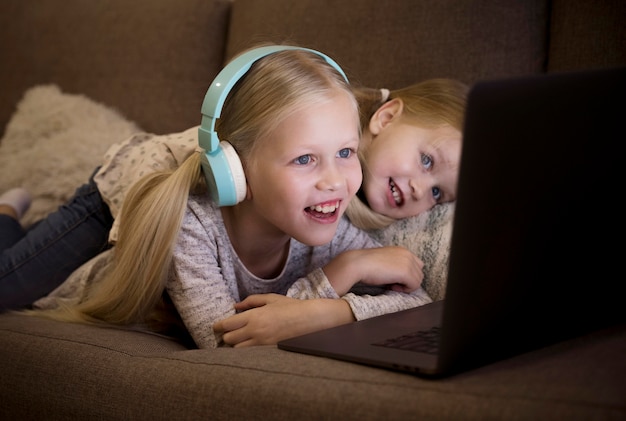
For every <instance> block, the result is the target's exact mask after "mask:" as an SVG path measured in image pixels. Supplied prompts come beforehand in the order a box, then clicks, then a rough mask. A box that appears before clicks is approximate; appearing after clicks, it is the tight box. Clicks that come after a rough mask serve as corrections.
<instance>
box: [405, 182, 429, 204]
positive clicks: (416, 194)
mask: <svg viewBox="0 0 626 421" xmlns="http://www.w3.org/2000/svg"><path fill="white" fill-rule="evenodd" d="M409 188H410V189H411V197H412V198H413V199H415V200H420V199H421V198H422V197H424V192H425V191H426V189H427V186H426V183H425V182H424V180H422V181H421V182H420V181H417V180H416V179H414V178H412V179H410V180H409Z"/></svg>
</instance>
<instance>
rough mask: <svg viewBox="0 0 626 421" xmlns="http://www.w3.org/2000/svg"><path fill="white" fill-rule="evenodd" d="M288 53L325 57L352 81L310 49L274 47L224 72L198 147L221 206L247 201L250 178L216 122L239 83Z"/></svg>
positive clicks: (208, 102)
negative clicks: (264, 61)
mask: <svg viewBox="0 0 626 421" xmlns="http://www.w3.org/2000/svg"><path fill="white" fill-rule="evenodd" d="M285 50H303V51H310V52H312V53H315V54H317V55H319V56H320V57H322V58H323V59H324V60H326V62H328V64H330V65H331V66H333V67H334V68H335V69H336V70H337V71H338V72H339V73H340V74H341V75H342V76H343V77H344V79H346V81H348V78H347V77H346V75H345V73H344V72H343V70H342V69H341V67H339V65H338V64H337V63H336V62H335V61H334V60H332V59H331V58H330V57H328V56H326V55H325V54H322V53H320V52H319V51H315V50H311V49H308V48H301V47H293V46H286V45H272V46H266V47H259V48H254V49H252V50H250V51H247V52H245V53H243V54H241V55H239V56H238V57H236V58H235V59H234V60H232V61H231V62H230V63H229V64H227V65H226V67H224V69H222V71H221V72H220V73H219V74H218V75H217V76H216V77H215V79H214V80H213V82H212V83H211V86H210V87H209V89H208V91H207V93H206V95H205V96H204V102H203V103H202V124H201V125H200V128H199V129H198V143H199V144H200V147H201V148H203V149H204V150H205V151H206V153H205V154H204V155H205V157H204V158H205V159H203V160H202V170H203V171H204V175H205V177H206V180H207V185H208V187H209V191H210V193H211V196H212V199H213V201H214V202H215V203H216V204H217V205H218V206H232V205H235V204H237V203H239V202H241V201H242V200H243V199H244V198H245V197H246V176H245V174H244V171H243V166H242V165H241V160H240V159H239V156H237V152H236V151H235V148H233V146H232V145H231V144H230V143H228V142H227V141H221V140H220V139H219V138H218V137H217V132H215V121H216V120H217V119H218V118H219V117H220V114H221V113H222V107H223V106H224V101H225V100H226V97H227V96H228V93H229V92H230V91H231V89H232V88H233V86H234V85H235V83H237V81H238V80H239V79H241V78H242V77H243V76H244V75H245V74H246V73H247V72H248V70H250V67H251V66H252V64H254V62H256V61H257V60H259V59H261V58H263V57H265V56H267V55H270V54H273V53H276V52H278V51H285Z"/></svg>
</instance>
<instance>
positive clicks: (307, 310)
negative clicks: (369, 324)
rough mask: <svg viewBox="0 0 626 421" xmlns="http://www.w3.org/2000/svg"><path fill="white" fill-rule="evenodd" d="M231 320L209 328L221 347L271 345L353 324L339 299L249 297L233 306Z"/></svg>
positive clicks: (222, 321) (348, 312)
mask: <svg viewBox="0 0 626 421" xmlns="http://www.w3.org/2000/svg"><path fill="white" fill-rule="evenodd" d="M235 307H236V309H237V310H238V311H243V310H246V311H243V312H241V313H238V314H236V315H234V316H231V317H228V318H226V319H224V320H221V321H219V322H217V323H215V324H214V325H213V330H214V331H215V332H216V333H220V334H223V340H224V342H225V343H227V344H229V345H232V346H234V347H244V346H253V345H273V344H276V343H277V342H278V341H281V340H283V339H287V338H291V337H294V336H298V335H304V334H306V333H310V332H315V331H318V330H322V329H326V328H330V327H334V326H339V325H342V324H346V323H350V322H353V321H354V317H353V316H352V310H351V309H350V306H349V304H348V302H347V301H345V300H342V299H328V298H317V299H312V300H298V299H295V298H290V297H285V296H284V295H280V294H256V295H250V296H249V297H247V298H246V299H245V300H243V301H242V302H240V303H237V304H236V305H235Z"/></svg>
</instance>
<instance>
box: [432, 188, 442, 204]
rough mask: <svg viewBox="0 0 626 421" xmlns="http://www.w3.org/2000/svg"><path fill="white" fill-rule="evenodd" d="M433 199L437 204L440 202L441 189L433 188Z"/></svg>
mask: <svg viewBox="0 0 626 421" xmlns="http://www.w3.org/2000/svg"><path fill="white" fill-rule="evenodd" d="M432 192H433V198H434V199H435V200H436V201H437V202H438V201H440V200H441V189H440V188H439V187H433V188H432Z"/></svg>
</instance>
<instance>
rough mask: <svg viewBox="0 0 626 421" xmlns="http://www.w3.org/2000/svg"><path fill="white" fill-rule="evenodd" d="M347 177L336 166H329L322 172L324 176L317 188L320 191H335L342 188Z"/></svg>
mask: <svg viewBox="0 0 626 421" xmlns="http://www.w3.org/2000/svg"><path fill="white" fill-rule="evenodd" d="M345 179H346V177H344V175H343V174H342V173H341V171H339V170H338V169H337V168H336V167H335V166H334V165H329V166H327V167H326V168H325V169H324V170H323V171H322V176H321V177H320V179H319V181H318V182H317V188H318V189H320V190H329V191H335V190H338V189H340V188H341V186H342V184H343V183H344V180H345Z"/></svg>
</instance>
